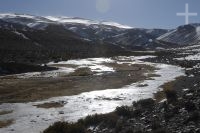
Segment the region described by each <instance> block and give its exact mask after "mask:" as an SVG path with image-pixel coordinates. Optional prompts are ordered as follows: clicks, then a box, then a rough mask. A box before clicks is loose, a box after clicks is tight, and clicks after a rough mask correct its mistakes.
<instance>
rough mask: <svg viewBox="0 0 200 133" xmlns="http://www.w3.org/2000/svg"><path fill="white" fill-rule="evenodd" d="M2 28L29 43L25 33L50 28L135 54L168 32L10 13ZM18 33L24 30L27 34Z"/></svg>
mask: <svg viewBox="0 0 200 133" xmlns="http://www.w3.org/2000/svg"><path fill="white" fill-rule="evenodd" d="M0 26H1V28H4V29H7V30H8V29H9V30H10V31H12V33H16V34H17V35H18V36H20V37H22V38H23V39H26V40H27V39H28V38H29V37H27V36H26V34H27V33H25V32H28V33H30V32H32V31H38V30H43V31H45V30H47V29H48V27H50V26H51V27H52V26H59V27H60V28H59V29H60V30H68V31H71V32H73V33H75V34H76V35H78V36H79V38H80V39H83V40H85V41H91V42H107V43H112V44H114V45H119V46H120V47H125V48H128V49H132V50H134V49H135V48H138V47H142V48H144V47H149V46H151V44H152V43H153V42H154V40H155V38H157V37H159V36H160V35H162V34H164V33H166V32H167V30H159V29H150V30H147V29H139V28H133V27H130V26H126V25H122V24H119V23H116V22H108V21H94V20H89V19H84V18H78V17H53V16H46V17H41V16H34V15H27V14H8V13H7V14H0ZM18 30H22V31H23V33H21V32H19V31H18ZM57 30H58V29H57Z"/></svg>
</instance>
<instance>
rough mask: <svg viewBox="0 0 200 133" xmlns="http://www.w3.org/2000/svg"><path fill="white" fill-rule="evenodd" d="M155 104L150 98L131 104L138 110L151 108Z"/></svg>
mask: <svg viewBox="0 0 200 133" xmlns="http://www.w3.org/2000/svg"><path fill="white" fill-rule="evenodd" d="M154 104H155V101H154V100H153V99H152V98H149V99H142V100H140V101H137V102H133V106H134V107H135V108H136V109H138V108H146V109H149V108H152V107H153V106H154Z"/></svg>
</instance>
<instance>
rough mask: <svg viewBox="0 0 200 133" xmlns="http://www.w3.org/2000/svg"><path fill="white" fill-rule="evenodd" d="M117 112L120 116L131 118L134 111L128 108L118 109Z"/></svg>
mask: <svg viewBox="0 0 200 133" xmlns="http://www.w3.org/2000/svg"><path fill="white" fill-rule="evenodd" d="M115 111H116V113H117V114H118V115H119V116H125V117H131V116H132V113H133V110H132V109H131V108H130V107H128V106H122V107H117V108H116V110H115Z"/></svg>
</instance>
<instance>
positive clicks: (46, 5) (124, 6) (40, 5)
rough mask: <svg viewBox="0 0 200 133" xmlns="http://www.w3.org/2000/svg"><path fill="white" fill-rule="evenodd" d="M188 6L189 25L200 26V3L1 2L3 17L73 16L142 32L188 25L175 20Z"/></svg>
mask: <svg viewBox="0 0 200 133" xmlns="http://www.w3.org/2000/svg"><path fill="white" fill-rule="evenodd" d="M186 3H188V4H189V11H190V12H197V13H198V16H197V17H190V23H195V22H196V23H198V22H199V23H200V0H1V1H0V12H1V13H7V12H11V13H25V14H34V15H43V16H46V15H52V16H73V17H83V18H89V19H93V20H108V21H115V22H119V23H122V24H126V25H130V26H133V27H141V28H175V27H176V26H179V25H182V24H184V23H185V18H184V17H178V16H176V13H177V12H184V11H185V4H186Z"/></svg>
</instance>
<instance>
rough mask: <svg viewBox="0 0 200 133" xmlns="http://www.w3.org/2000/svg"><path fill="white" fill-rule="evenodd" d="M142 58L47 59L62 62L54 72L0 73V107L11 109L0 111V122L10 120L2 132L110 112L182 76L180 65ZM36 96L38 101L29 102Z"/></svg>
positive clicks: (29, 129) (39, 128)
mask: <svg viewBox="0 0 200 133" xmlns="http://www.w3.org/2000/svg"><path fill="white" fill-rule="evenodd" d="M144 58H148V57H114V58H91V59H82V60H70V61H66V62H59V63H49V64H48V65H50V66H56V67H61V68H60V69H59V70H56V71H51V72H44V73H37V74H35V73H26V74H21V75H15V76H16V78H10V79H9V78H1V82H0V91H1V92H2V93H1V94H2V95H1V103H3V104H1V105H0V111H9V110H12V111H13V112H11V113H8V114H3V115H0V121H6V120H13V121H12V124H11V125H8V126H5V127H4V128H1V129H0V131H2V132H16V133H17V132H21V133H26V132H33V133H37V132H38V133H39V132H40V131H42V130H43V129H45V128H47V127H48V126H49V125H50V124H52V123H53V122H55V121H60V120H66V121H76V120H78V119H79V118H82V117H85V116H87V115H89V114H95V113H108V112H111V111H113V110H114V109H115V108H116V107H117V106H122V105H130V104H131V103H132V101H137V100H139V99H143V98H149V97H153V94H154V93H156V92H157V91H159V90H160V89H161V88H160V86H161V85H163V84H164V83H166V82H169V81H172V80H174V79H175V78H176V77H179V76H181V75H183V71H182V69H181V68H179V67H176V66H171V65H165V64H153V63H147V62H142V61H140V60H139V59H144ZM69 70H70V71H69ZM51 97H54V98H51ZM47 98H50V99H47ZM42 99H47V100H42ZM35 100H40V101H37V102H30V101H35ZM8 102H27V103H8Z"/></svg>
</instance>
